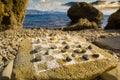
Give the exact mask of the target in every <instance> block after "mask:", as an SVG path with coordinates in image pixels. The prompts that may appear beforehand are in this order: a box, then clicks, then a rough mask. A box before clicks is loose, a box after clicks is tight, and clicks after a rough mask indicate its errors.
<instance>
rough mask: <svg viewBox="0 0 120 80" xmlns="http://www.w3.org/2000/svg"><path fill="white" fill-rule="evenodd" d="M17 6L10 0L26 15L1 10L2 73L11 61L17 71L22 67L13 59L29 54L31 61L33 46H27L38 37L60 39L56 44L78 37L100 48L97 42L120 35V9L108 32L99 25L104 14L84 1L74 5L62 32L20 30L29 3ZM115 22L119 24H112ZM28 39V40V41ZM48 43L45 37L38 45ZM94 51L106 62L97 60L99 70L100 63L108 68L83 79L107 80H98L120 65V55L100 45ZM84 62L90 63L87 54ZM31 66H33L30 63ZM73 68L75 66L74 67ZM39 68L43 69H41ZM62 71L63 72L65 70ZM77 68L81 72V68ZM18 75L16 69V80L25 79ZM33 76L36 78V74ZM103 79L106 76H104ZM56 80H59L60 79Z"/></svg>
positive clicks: (109, 23) (111, 20)
mask: <svg viewBox="0 0 120 80" xmlns="http://www.w3.org/2000/svg"><path fill="white" fill-rule="evenodd" d="M18 1H19V0H18ZM7 3H8V2H7V1H5V2H0V4H2V5H6V4H7ZM17 3H19V2H16V1H15V2H14V1H11V4H15V5H16V6H18V8H19V7H20V9H21V10H22V11H20V12H21V13H22V12H23V14H21V15H19V14H20V13H15V12H14V11H11V14H9V10H11V8H10V9H9V8H8V13H6V14H7V16H6V15H5V12H4V9H2V11H0V12H2V14H0V23H1V25H0V31H1V32H0V73H1V72H2V71H3V70H4V69H5V68H6V67H7V66H8V65H9V63H11V61H12V65H14V67H13V68H15V69H16V67H18V68H19V66H18V65H21V64H20V63H15V64H13V60H15V61H16V62H17V61H18V62H20V61H19V58H20V60H21V63H22V58H21V55H22V56H23V57H26V56H28V55H29V56H28V57H29V58H31V55H30V54H28V55H27V54H26V53H29V52H28V50H29V49H31V46H30V45H27V43H30V41H32V39H36V38H39V39H42V38H45V37H46V36H48V37H56V36H57V37H56V38H55V39H51V40H52V41H53V43H54V41H57V40H59V38H61V40H62V38H65V39H68V42H69V41H71V40H69V39H72V37H73V38H75V37H76V38H77V39H78V40H77V41H82V40H81V39H85V41H86V44H87V43H90V44H92V45H97V44H96V40H99V39H109V38H112V37H119V36H120V30H116V29H120V28H119V25H120V23H119V18H118V17H119V16H120V15H119V14H120V9H119V10H118V11H117V12H115V13H113V14H112V15H111V16H110V18H109V20H108V24H107V26H106V27H105V30H104V29H102V28H100V25H99V24H100V23H101V20H102V19H103V14H102V12H100V11H99V10H97V9H96V8H94V7H93V6H92V5H91V4H88V3H85V2H81V3H77V4H75V5H73V6H71V8H70V9H69V10H68V16H69V18H70V19H71V24H70V25H69V26H67V27H66V28H64V29H60V30H49V29H44V28H39V29H20V28H21V25H22V21H23V17H24V15H25V13H24V12H25V7H26V4H27V0H25V2H24V1H23V2H22V1H20V3H25V4H24V5H23V7H24V8H23V9H22V7H21V6H20V5H18V4H17ZM11 4H9V5H8V4H7V6H10V5H11ZM0 7H3V6H1V5H0ZM85 9H86V10H85ZM79 10H80V11H79ZM81 11H82V12H83V13H82V12H81ZM86 11H87V13H86ZM13 13H14V14H13ZM76 13H78V14H76ZM79 13H81V14H79ZM84 13H86V14H84ZM91 13H93V14H92V15H91ZM10 15H16V16H10ZM17 16H18V18H12V19H11V17H17ZM21 16H22V17H21ZM116 16H117V17H116ZM7 18H10V19H11V20H8V23H9V24H7V23H5V21H6V19H7ZM15 19H16V20H15ZM19 21H20V22H19ZM14 22H15V23H14ZM113 22H116V23H113ZM8 26H9V27H8ZM10 26H12V27H10ZM15 26H16V27H15ZM78 37H80V38H78ZM26 40H28V42H27V41H26ZM46 40H48V39H47V38H45V39H43V40H42V41H39V40H38V41H37V42H38V43H41V42H44V43H45V41H46ZM24 41H26V42H24ZM22 42H24V43H22ZM50 43H52V42H50ZM77 43H78V42H76V44H77ZM45 44H47V43H45ZM118 44H119V43H118ZM97 46H99V45H97ZM23 47H24V48H23ZM25 47H26V48H25ZM69 47H71V46H67V47H65V48H66V49H68V48H69ZM79 47H80V46H79ZM84 47H85V46H84ZM27 48H28V49H27ZM54 48H55V47H52V49H54ZM80 48H81V47H80ZM86 49H88V47H87V48H85V49H84V50H83V53H86ZM89 49H90V50H92V47H91V46H89ZM95 49H98V51H99V50H100V51H99V53H100V54H101V55H102V56H103V57H104V58H105V60H104V59H103V61H102V59H100V60H98V61H95V65H96V67H99V66H98V64H99V63H101V64H100V66H106V67H104V68H103V69H102V70H103V71H102V72H101V71H100V70H98V73H99V74H98V73H92V75H93V76H92V75H91V76H89V78H87V77H84V78H83V79H84V80H87V79H93V78H95V80H104V78H102V79H101V78H99V76H101V75H102V74H103V73H104V72H106V71H107V70H111V68H115V67H117V63H118V61H117V59H120V52H119V51H118V52H116V51H114V49H113V50H111V49H107V48H105V47H103V46H99V48H96V47H95ZM101 49H102V50H101ZM24 52H25V55H23V53H24ZM38 52H39V51H38ZM62 52H63V53H64V51H62ZM75 52H76V51H75ZM76 53H81V52H79V51H77V52H76ZM93 53H94V51H93ZM95 53H96V52H95ZM104 53H105V54H104ZM108 53H110V54H108ZM111 54H112V55H111ZM19 55H20V56H19ZM46 55H48V53H46ZM16 56H17V59H16ZM44 56H45V55H44ZM73 56H74V55H73ZM80 56H81V55H80ZM94 57H99V55H94ZM29 58H26V59H25V60H28V59H29ZM109 58H111V59H113V61H114V62H115V63H114V62H111V60H110V59H109ZM39 60H41V59H40V57H38V58H37V61H39ZM82 60H83V62H84V60H88V55H87V57H86V56H83V57H82ZM34 61H36V59H35V60H33V62H34ZM67 61H68V62H70V61H71V59H70V58H69V57H67V58H66V62H67ZM99 61H100V62H99ZM23 62H24V61H23ZM109 62H111V63H110V64H109V66H108V65H107V64H108V63H109ZM28 63H30V61H29V62H28ZM60 63H61V62H60ZM88 64H89V65H90V64H94V62H92V63H89V62H88ZM22 65H24V66H25V63H22ZM26 65H29V64H27V63H26ZM30 65H31V63H30ZM85 65H86V64H83V66H85ZM73 66H75V65H73ZM73 66H72V68H73V69H74V68H75V70H77V69H76V67H73ZM78 66H82V65H78ZM91 66H92V65H91ZM43 67H44V66H43ZM96 67H95V69H98V68H96ZM40 68H41V66H40ZM65 68H66V69H70V68H71V67H70V66H65ZM20 69H21V67H20ZM23 69H24V68H23ZM23 69H22V70H23ZM62 69H63V70H64V67H63V68H62ZM78 69H79V67H78ZM91 69H92V70H93V69H94V68H91ZM91 69H90V72H91ZM5 70H6V69H5ZM18 70H19V69H18ZM22 70H21V71H22ZM58 70H59V69H58ZM29 71H30V70H29ZM54 71H56V70H53V71H51V72H53V74H54ZM3 72H4V71H3ZM56 72H58V71H56ZM63 72H64V71H63ZM78 72H79V71H78ZM88 72H89V71H88ZM93 72H94V71H93ZM15 73H16V75H15ZM23 73H25V72H23ZM48 73H49V71H48ZM48 73H46V74H48ZM65 73H66V72H65ZM73 73H74V71H73ZM83 73H86V71H83ZM18 74H19V71H17V70H13V73H12V78H13V79H14V78H15V77H17V78H19V76H22V75H18ZM53 74H52V76H53ZM58 74H59V73H58ZM67 74H69V75H70V73H69V72H68V73H66V74H65V75H66V76H68V75H67ZM117 74H118V73H117ZM1 75H3V74H1ZM30 75H31V74H30ZM42 75H43V74H40V76H42ZM94 75H96V76H95V77H94ZM97 75H99V76H97ZM27 76H28V75H27ZM43 76H45V78H46V79H49V78H50V77H51V76H50V74H48V75H47V76H49V77H46V75H43ZM60 76H61V77H63V76H62V75H61V74H60ZM71 76H72V77H73V78H75V79H77V77H78V78H81V77H79V76H76V75H75V76H73V75H71ZM83 76H84V74H83ZM87 76H88V73H87ZM9 77H11V75H9ZM25 77H26V76H25V75H23V76H22V78H25ZM28 77H29V76H28ZM30 77H33V75H32V76H30ZM35 77H36V76H35ZM58 77H59V76H58ZM61 77H59V78H58V79H61ZM96 77H97V78H96ZM102 77H104V75H103V76H102ZM118 77H119V76H118ZM41 78H42V77H40V78H39V76H37V80H39V79H41ZM63 78H65V77H63ZM68 78H69V77H67V78H65V79H68ZM55 79H57V77H56V78H55ZM81 79H82V78H81ZM8 80H9V79H8ZM16 80H17V79H16Z"/></svg>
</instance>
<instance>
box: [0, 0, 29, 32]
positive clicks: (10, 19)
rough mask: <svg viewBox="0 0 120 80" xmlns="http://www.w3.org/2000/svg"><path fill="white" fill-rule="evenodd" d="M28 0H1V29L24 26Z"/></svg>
mask: <svg viewBox="0 0 120 80" xmlns="http://www.w3.org/2000/svg"><path fill="white" fill-rule="evenodd" d="M27 2H28V0H0V31H3V30H7V29H20V28H22V23H23V19H24V16H25V10H26V7H27Z"/></svg>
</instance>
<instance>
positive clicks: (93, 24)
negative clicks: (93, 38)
mask: <svg viewBox="0 0 120 80" xmlns="http://www.w3.org/2000/svg"><path fill="white" fill-rule="evenodd" d="M67 15H68V17H69V18H70V19H71V23H72V24H70V25H71V26H70V27H69V28H67V30H81V29H96V28H98V27H99V24H100V23H101V21H102V19H103V13H102V12H101V11H99V10H98V9H96V8H95V7H93V6H92V5H91V4H89V3H86V2H79V3H76V4H74V5H72V6H71V7H70V8H69V10H68V12H67ZM65 30H66V29H65Z"/></svg>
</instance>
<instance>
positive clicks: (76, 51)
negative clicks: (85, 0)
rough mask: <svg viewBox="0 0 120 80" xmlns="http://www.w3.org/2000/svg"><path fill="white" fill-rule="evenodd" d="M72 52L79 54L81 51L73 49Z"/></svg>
mask: <svg viewBox="0 0 120 80" xmlns="http://www.w3.org/2000/svg"><path fill="white" fill-rule="evenodd" d="M73 52H75V53H81V50H80V49H75V50H74V51H73Z"/></svg>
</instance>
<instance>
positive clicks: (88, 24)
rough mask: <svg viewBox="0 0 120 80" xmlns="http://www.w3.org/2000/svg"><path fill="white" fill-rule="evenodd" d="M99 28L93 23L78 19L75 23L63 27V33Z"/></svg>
mask: <svg viewBox="0 0 120 80" xmlns="http://www.w3.org/2000/svg"><path fill="white" fill-rule="evenodd" d="M98 27H99V26H98V25H97V24H96V23H95V22H90V21H89V20H88V19H86V18H85V19H82V18H81V19H80V20H79V21H78V22H77V23H75V24H72V25H70V26H68V27H65V28H64V29H63V30H65V31H69V30H70V31H74V30H84V29H97V28H98Z"/></svg>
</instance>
